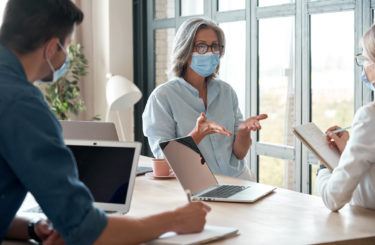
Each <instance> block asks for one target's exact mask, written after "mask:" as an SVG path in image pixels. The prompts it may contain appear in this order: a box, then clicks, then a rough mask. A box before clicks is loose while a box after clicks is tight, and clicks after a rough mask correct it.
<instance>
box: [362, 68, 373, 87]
mask: <svg viewBox="0 0 375 245" xmlns="http://www.w3.org/2000/svg"><path fill="white" fill-rule="evenodd" d="M361 77H362V81H363V82H364V83H365V84H366V85H367V87H368V88H369V89H371V90H372V91H375V88H374V85H373V84H372V83H370V81H369V80H368V79H367V76H366V72H365V69H363V71H362V76H361Z"/></svg>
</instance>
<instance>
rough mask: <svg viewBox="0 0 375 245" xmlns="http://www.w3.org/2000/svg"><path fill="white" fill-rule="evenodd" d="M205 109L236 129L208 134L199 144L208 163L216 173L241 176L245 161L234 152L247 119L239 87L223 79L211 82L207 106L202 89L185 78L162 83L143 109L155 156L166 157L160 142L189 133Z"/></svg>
mask: <svg viewBox="0 0 375 245" xmlns="http://www.w3.org/2000/svg"><path fill="white" fill-rule="evenodd" d="M202 112H204V113H205V114H206V116H207V118H206V120H208V121H213V122H215V123H217V124H219V125H221V126H223V127H225V128H226V129H227V130H229V131H231V132H232V133H233V136H226V135H220V134H211V135H208V136H206V137H204V139H203V140H202V141H201V142H200V143H199V145H198V148H199V150H200V151H201V153H202V155H203V156H204V158H205V160H206V162H207V164H208V165H209V167H210V169H211V170H212V171H213V172H214V173H216V174H224V175H228V176H235V177H237V176H239V175H240V174H241V172H242V171H243V169H244V166H245V162H244V160H239V159H237V158H236V156H235V155H234V154H233V142H234V139H235V135H236V133H237V128H238V126H239V124H241V123H242V122H243V119H242V114H241V111H240V109H239V107H238V100H237V95H236V93H235V91H234V90H233V89H232V87H231V86H230V85H229V84H227V83H225V82H223V81H220V80H215V79H211V80H209V81H208V82H207V109H206V108H205V105H204V102H203V100H202V99H201V98H199V92H198V90H197V89H195V88H194V87H193V86H192V85H191V84H190V83H188V82H186V81H185V80H184V79H182V78H175V79H173V80H171V81H169V82H167V83H165V84H162V85H160V86H159V87H157V88H156V89H155V90H154V91H153V92H152V94H151V95H150V97H149V99H148V101H147V105H146V108H145V111H144V112H143V133H144V135H145V136H147V137H148V141H149V144H150V147H151V150H152V152H153V154H154V156H155V157H156V158H164V155H163V153H162V151H161V149H160V147H159V142H161V141H164V140H169V139H173V138H177V137H182V136H186V135H188V134H189V133H190V132H191V131H192V130H193V128H194V127H195V124H196V122H197V118H198V117H199V116H200V114H201V113H202Z"/></svg>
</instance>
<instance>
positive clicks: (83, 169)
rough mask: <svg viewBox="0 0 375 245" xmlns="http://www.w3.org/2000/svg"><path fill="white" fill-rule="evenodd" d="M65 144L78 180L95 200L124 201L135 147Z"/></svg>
mask: <svg viewBox="0 0 375 245" xmlns="http://www.w3.org/2000/svg"><path fill="white" fill-rule="evenodd" d="M68 147H69V148H70V150H71V151H72V152H73V155H74V157H75V159H76V162H77V168H78V175H79V179H80V180H81V181H82V182H83V183H84V184H85V185H86V186H87V187H88V188H89V189H90V191H91V193H92V195H93V196H94V200H95V202H100V203H114V204H124V203H125V200H126V197H127V194H128V193H127V192H128V186H129V182H130V181H131V178H130V175H131V171H132V164H133V158H134V154H135V148H134V147H111V146H93V145H68ZM130 195H131V194H130Z"/></svg>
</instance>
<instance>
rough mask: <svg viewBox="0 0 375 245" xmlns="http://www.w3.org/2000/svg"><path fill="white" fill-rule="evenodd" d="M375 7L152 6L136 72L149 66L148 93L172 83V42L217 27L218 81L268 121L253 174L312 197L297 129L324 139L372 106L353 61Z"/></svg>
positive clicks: (308, 160)
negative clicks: (190, 31)
mask: <svg viewBox="0 0 375 245" xmlns="http://www.w3.org/2000/svg"><path fill="white" fill-rule="evenodd" d="M193 2H194V3H193ZM374 5H375V1H362V0H342V1H337V0H324V1H322V0H320V1H319V0H258V1H246V0H236V1H232V0H194V1H190V0H189V1H188V0H186V1H185V0H153V1H147V6H146V7H147V56H148V57H147V59H145V60H143V63H138V64H136V66H137V65H147V74H148V77H147V80H146V81H143V82H144V83H145V84H147V88H148V89H149V91H150V88H154V87H155V86H157V85H159V84H160V83H162V82H165V81H167V80H168V77H167V75H166V74H167V73H165V72H166V71H167V69H168V63H169V62H170V54H171V48H172V46H171V45H172V42H173V35H174V33H175V31H176V30H177V29H178V28H179V26H180V25H181V23H183V21H185V20H186V19H188V18H190V17H192V16H204V17H208V18H211V19H213V20H214V21H216V22H217V23H218V24H219V25H220V27H221V28H222V29H223V30H224V32H225V35H226V39H227V44H226V54H225V56H224V57H223V58H222V60H221V65H220V78H221V79H222V80H224V81H226V82H227V83H229V84H230V85H231V86H232V87H233V88H234V89H235V91H236V92H237V95H238V98H239V103H240V109H241V111H242V112H243V114H244V115H245V117H249V116H252V115H257V114H259V113H267V114H268V115H269V118H268V119H267V120H265V121H264V122H263V123H262V126H263V129H262V130H261V131H260V132H259V133H252V138H253V145H252V147H251V149H250V152H249V154H248V156H247V160H248V164H249V166H250V167H251V169H252V170H253V172H254V173H256V174H257V178H258V181H259V182H261V183H265V184H271V185H275V186H278V187H282V188H289V189H294V190H297V191H303V192H305V193H312V189H313V188H312V187H313V184H314V181H315V173H316V168H317V165H316V164H317V159H316V158H315V157H314V155H313V154H312V153H310V152H309V151H308V150H307V149H306V148H305V147H303V145H302V144H301V142H300V141H298V140H296V139H295V137H294V135H293V134H292V130H293V126H295V125H299V124H301V123H307V122H311V121H312V122H314V123H316V124H317V125H318V127H319V128H320V129H321V130H323V131H324V130H326V129H327V128H328V127H329V126H333V125H340V126H347V125H350V124H351V121H352V119H353V115H354V112H355V110H356V109H357V108H358V107H360V106H361V105H362V104H364V103H367V102H368V101H370V100H372V98H373V95H372V93H371V92H369V91H368V90H367V89H366V88H365V87H364V86H363V84H362V83H361V82H360V74H361V70H360V69H361V68H360V67H357V66H355V62H354V56H355V54H356V53H359V52H360V51H361V49H360V47H359V40H360V37H361V36H362V34H363V31H365V30H366V29H368V28H369V26H370V25H371V23H372V20H373V17H372V15H373V14H372V13H373V8H374ZM150 56H152V58H150ZM150 61H153V62H150ZM146 95H147V93H146ZM136 137H137V140H141V141H142V140H143V138H142V137H143V136H142V135H138V136H136Z"/></svg>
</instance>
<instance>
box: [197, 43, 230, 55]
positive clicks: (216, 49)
mask: <svg viewBox="0 0 375 245" xmlns="http://www.w3.org/2000/svg"><path fill="white" fill-rule="evenodd" d="M194 47H195V48H196V49H197V50H198V53H199V54H205V53H207V51H208V48H210V49H211V52H212V53H214V54H219V53H220V51H221V50H222V49H223V48H224V46H223V45H219V44H217V43H213V44H211V45H207V44H205V43H200V44H197V45H195V46H194Z"/></svg>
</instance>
